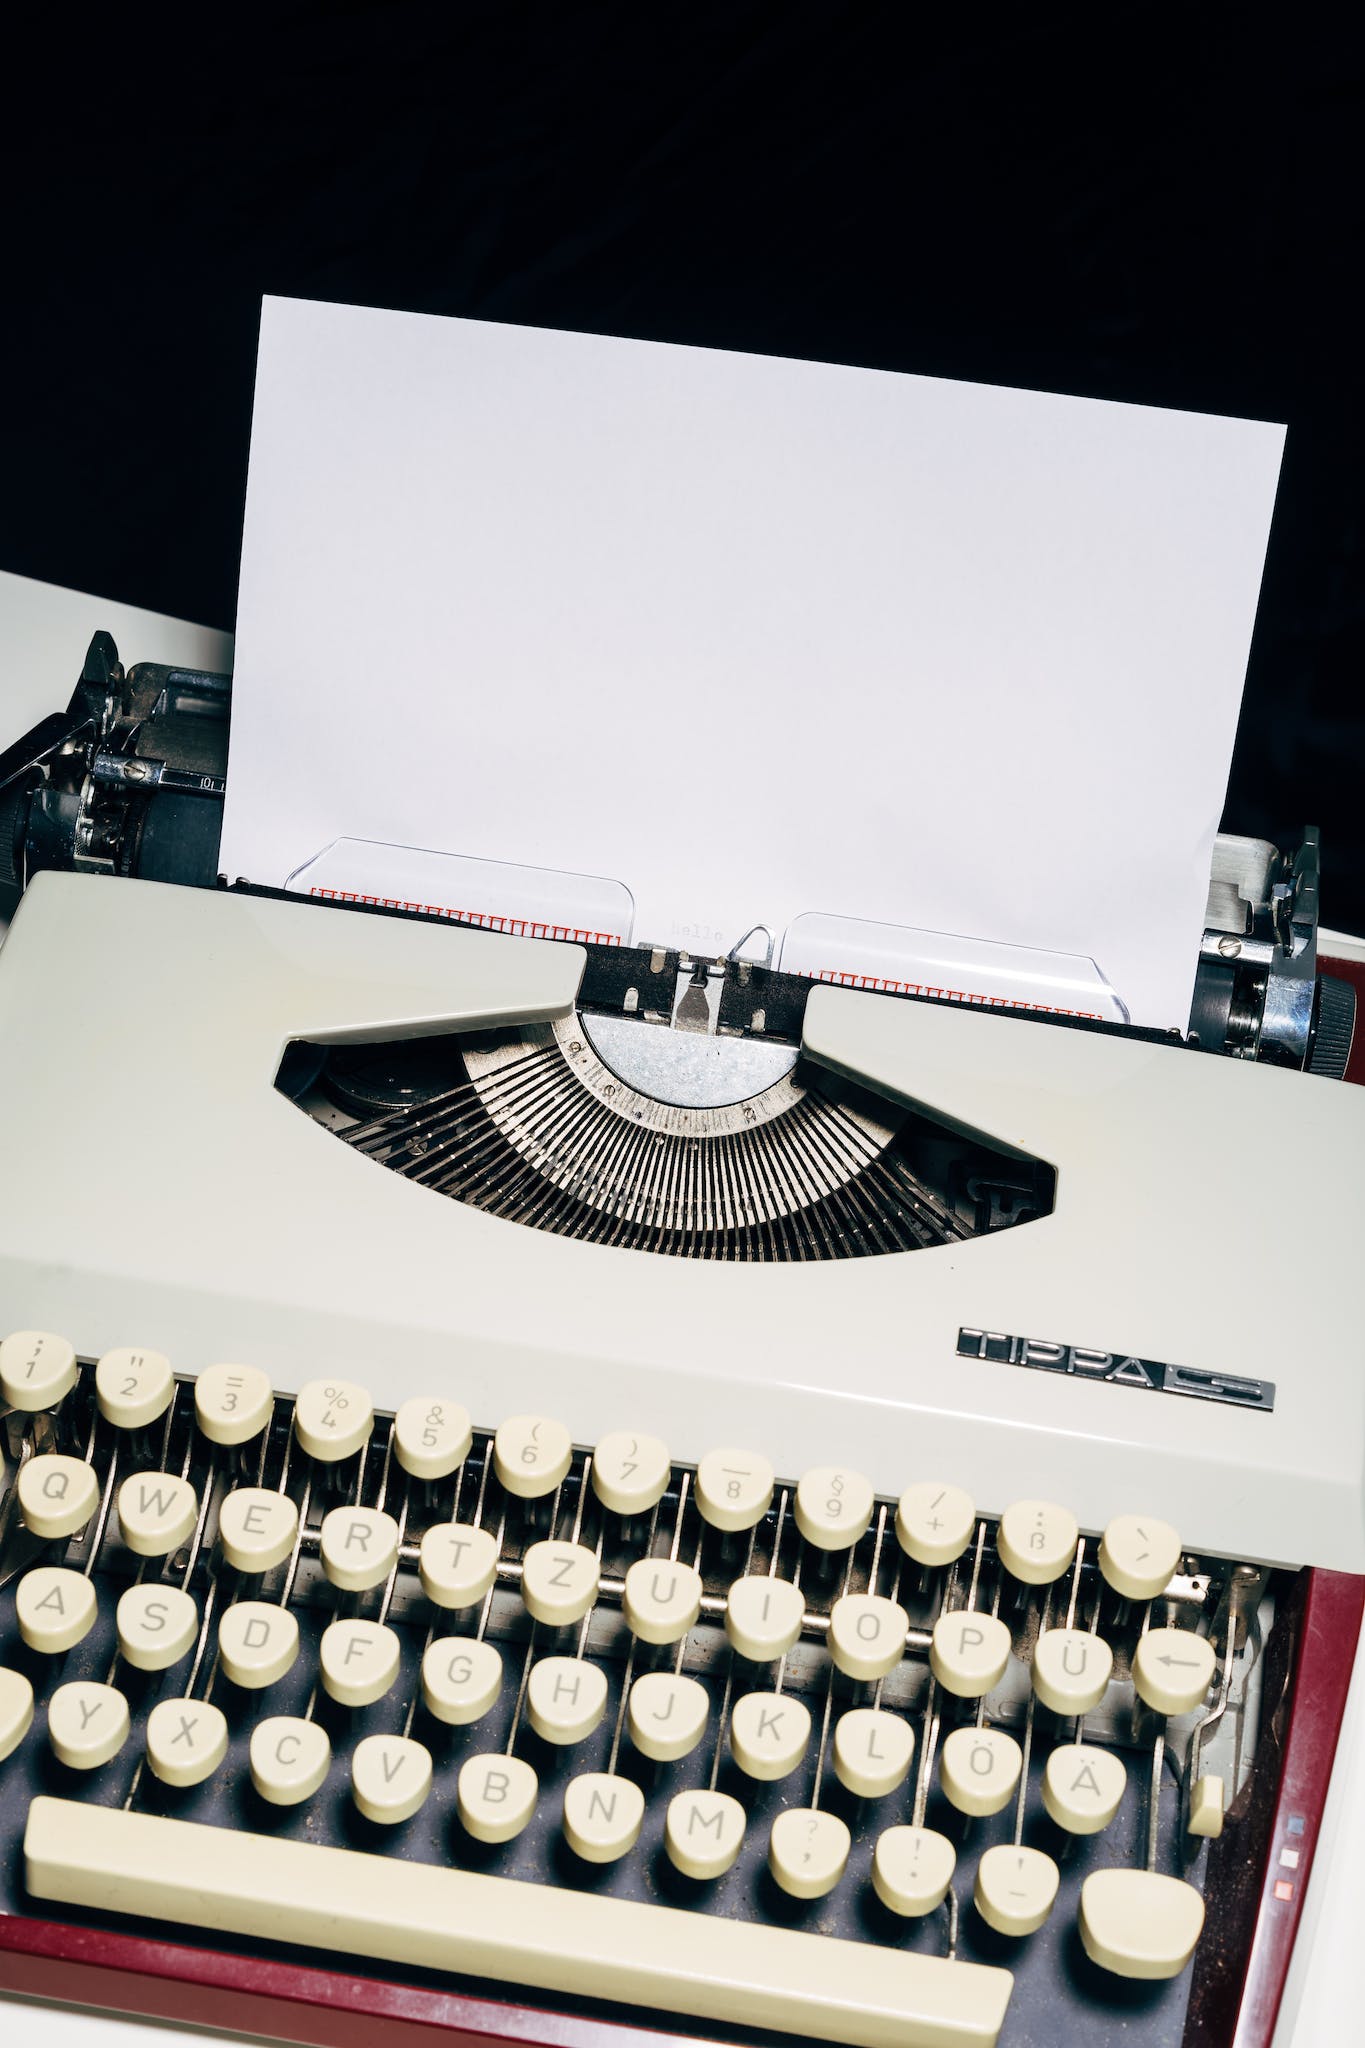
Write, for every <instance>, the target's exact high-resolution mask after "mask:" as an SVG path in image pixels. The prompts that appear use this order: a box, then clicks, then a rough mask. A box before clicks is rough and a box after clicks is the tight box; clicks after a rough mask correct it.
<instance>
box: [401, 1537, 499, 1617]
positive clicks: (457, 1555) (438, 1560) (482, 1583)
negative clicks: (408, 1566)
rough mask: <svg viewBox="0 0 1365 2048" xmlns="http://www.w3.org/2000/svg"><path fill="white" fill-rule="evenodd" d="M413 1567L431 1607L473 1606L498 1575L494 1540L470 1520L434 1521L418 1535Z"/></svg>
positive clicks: (495, 1542)
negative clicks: (425, 1530) (420, 1538)
mask: <svg viewBox="0 0 1365 2048" xmlns="http://www.w3.org/2000/svg"><path fill="white" fill-rule="evenodd" d="M417 1569H418V1572H419V1574H420V1576H421V1580H422V1591H423V1592H424V1593H425V1594H426V1596H427V1598H428V1600H430V1601H431V1603H432V1605H433V1607H446V1608H450V1609H453V1610H459V1609H461V1608H465V1607H477V1606H478V1604H479V1602H480V1601H481V1600H482V1599H483V1597H484V1595H485V1594H486V1593H487V1591H488V1589H489V1587H490V1586H491V1585H492V1583H493V1581H494V1579H495V1578H496V1577H497V1575H498V1543H497V1538H496V1537H495V1536H494V1535H493V1533H492V1531H491V1530H490V1529H476V1528H475V1527H474V1525H473V1523H472V1522H434V1523H433V1524H432V1526H431V1528H429V1529H428V1530H427V1532H426V1534H425V1535H424V1536H423V1538H422V1543H421V1549H420V1551H419V1553H418V1559H417Z"/></svg>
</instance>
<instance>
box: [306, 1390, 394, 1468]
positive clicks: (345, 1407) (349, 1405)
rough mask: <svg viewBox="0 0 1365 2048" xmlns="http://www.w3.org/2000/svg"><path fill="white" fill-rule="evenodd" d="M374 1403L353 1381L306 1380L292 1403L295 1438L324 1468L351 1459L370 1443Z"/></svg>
mask: <svg viewBox="0 0 1365 2048" xmlns="http://www.w3.org/2000/svg"><path fill="white" fill-rule="evenodd" d="M373 1428H374V1402H373V1401H372V1400H371V1399H370V1396H369V1394H368V1392H367V1391H366V1389H365V1388H364V1387H360V1386H357V1385H356V1383H355V1381H354V1380H343V1379H326V1380H309V1381H308V1383H307V1385H306V1386H303V1387H300V1389H299V1393H298V1398H297V1399H296V1401H295V1402H294V1435H295V1436H296V1437H297V1438H298V1440H299V1443H300V1445H301V1447H302V1448H303V1449H304V1450H305V1451H307V1453H308V1455H309V1457H310V1458H317V1459H319V1460H320V1461H321V1463H323V1464H325V1465H335V1464H338V1463H339V1462H340V1461H341V1459H342V1458H350V1457H354V1455H355V1453H356V1452H357V1451H358V1450H360V1449H361V1447H362V1445H364V1444H367V1443H368V1442H369V1440H370V1432H371V1431H372V1430H373Z"/></svg>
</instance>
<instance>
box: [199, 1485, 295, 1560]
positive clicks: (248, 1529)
mask: <svg viewBox="0 0 1365 2048" xmlns="http://www.w3.org/2000/svg"><path fill="white" fill-rule="evenodd" d="M298 1533H299V1511H298V1509H297V1508H296V1507H295V1505H294V1503H293V1501H292V1500H290V1499H289V1497H288V1496H287V1495H286V1494H283V1493H272V1492H271V1491H270V1489H269V1487H265V1486H239V1487H238V1488H237V1489H236V1491H235V1492H233V1493H227V1494H224V1496H223V1504H222V1506H221V1507H220V1508H219V1510H218V1540H219V1542H220V1543H221V1544H222V1546H223V1555H224V1557H225V1558H226V1559H227V1561H228V1563H229V1564H230V1565H233V1566H235V1567H236V1569H237V1570H238V1571H239V1572H268V1571H273V1570H274V1568H275V1566H276V1565H277V1564H282V1563H283V1562H284V1560H285V1558H286V1557H288V1555H289V1553H290V1551H291V1550H292V1549H293V1548H294V1538H295V1537H296V1536H297V1535H298Z"/></svg>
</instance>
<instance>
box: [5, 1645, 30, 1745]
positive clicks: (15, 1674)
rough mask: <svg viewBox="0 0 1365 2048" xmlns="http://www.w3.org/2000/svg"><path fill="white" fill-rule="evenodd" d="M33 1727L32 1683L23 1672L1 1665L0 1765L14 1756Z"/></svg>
mask: <svg viewBox="0 0 1365 2048" xmlns="http://www.w3.org/2000/svg"><path fill="white" fill-rule="evenodd" d="M32 1726H33V1686H32V1683H31V1682H30V1680H28V1679H27V1678H25V1676H24V1674H23V1672H22V1671H11V1670H10V1669H9V1667H8V1665H5V1664H0V1763H3V1762H4V1760H5V1758H6V1757H7V1756H12V1755H13V1753H14V1751H15V1750H16V1749H17V1748H18V1747H19V1744H20V1743H21V1742H22V1741H23V1739H24V1737H25V1736H26V1735H27V1734H28V1731H29V1729H30V1728H31V1727H32Z"/></svg>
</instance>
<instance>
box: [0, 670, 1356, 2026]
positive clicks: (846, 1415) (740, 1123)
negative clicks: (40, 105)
mask: <svg viewBox="0 0 1365 2048" xmlns="http://www.w3.org/2000/svg"><path fill="white" fill-rule="evenodd" d="M229 702H230V690H229V685H228V683H227V680H226V679H225V678H222V677H213V676H208V675H201V674H197V673H192V672H189V671H185V670H172V669H165V668H158V667H156V666H154V665H147V664H144V665H142V666H141V667H137V668H132V669H130V670H128V671H127V672H126V673H125V671H124V670H123V668H122V666H121V664H120V661H119V657H118V652H117V649H116V648H115V647H114V645H113V643H112V641H111V640H110V639H109V638H108V636H107V635H98V636H97V637H96V640H95V642H94V643H93V644H92V647H91V649H90V653H89V655H88V657H87V661H86V665H85V669H84V672H83V674H82V677H81V680H80V682H79V684H78V686H77V689H76V692H75V695H74V696H73V698H72V701H71V704H70V706H69V707H68V710H67V711H66V713H64V714H60V715H58V716H55V717H53V718H52V719H49V720H46V721H44V722H43V724H42V725H41V726H40V727H38V728H36V729H35V731H34V732H33V733H31V734H29V735H28V736H27V737H26V739H25V740H23V741H20V742H19V743H18V744H17V745H16V746H14V747H12V748H10V749H9V750H8V752H7V753H6V754H5V755H4V756H3V757H0V867H3V866H4V865H5V864H6V863H7V864H8V877H7V878H8V879H11V880H12V881H13V882H14V883H15V884H17V885H20V886H22V885H24V884H27V887H26V891H25V894H24V896H23V900H22V902H21V904H20V907H19V911H18V914H17V917H16V920H15V922H14V925H13V928H12V932H11V934H10V936H9V937H8V939H7V941H6V943H5V945H4V947H3V950H2V951H0V1130H2V1131H3V1132H4V1170H3V1174H0V1330H2V1331H3V1344H0V1416H3V1423H4V1431H3V1440H2V1442H0V1452H2V1454H3V1475H2V1479H0V1502H2V1505H0V1579H2V1580H3V1585H2V1587H0V1757H3V1762H0V1844H3V1850H2V1852H0V1886H3V1892H2V1893H0V1984H4V1985H7V1986H9V1987H11V1988H18V1989H30V1990H35V1991H42V1992H44V1993H46V1994H48V1995H51V1993H52V1990H53V1988H54V1985H55V1987H56V1990H57V1994H58V1995H59V1996H68V1997H73V1998H79V1999H83V2000H85V2001H87V2002H90V2003H98V2004H102V2005H106V2006H109V2005H112V2006H115V2007H118V2008H120V2009H124V2010H129V2011H136V2012H143V2013H149V2014H163V2015H166V2014H170V2015H178V2016H181V2017H191V2018H195V2019H198V2020H200V2021H203V2022H207V2023H210V2024H214V2025H217V2026H219V2027H224V2028H242V2029H249V2030H252V2031H260V2032H268V2033H272V2034H278V2035H283V2036H285V2037H287V2038H290V2039H296V2040H303V2041H312V2042H318V2043H338V2044H339V2043H342V2042H352V2041H355V2040H356V2039H358V2038H362V2037H364V2036H365V2035H366V2034H369V2033H373V2034H379V2035H382V2036H383V2037H384V2038H390V2037H391V2038H394V2039H398V2038H407V2037H408V2036H409V2035H412V2036H415V2034H416V2032H417V2030H419V2029H420V2030H422V2032H423V2035H424V2037H425V2038H430V2031H431V2030H432V2029H445V2030H446V2031H447V2032H448V2034H449V2035H450V2037H451V2038H453V2039H456V2040H465V2041H471V2042H473V2041H491V2040H507V2041H520V2042H550V2041H553V2042H558V2043H572V2044H582V2048H587V2044H593V2048H607V2044H611V2043H615V2042H620V2043H622V2044H623V2048H624V2044H626V2043H628V2042H632V2041H637V2042H644V2041H646V2040H649V2041H663V2040H670V2041H677V2042H680V2043H681V2042H684V2041H686V2042H697V2041H702V2042H713V2043H721V2042H727V2043H729V2042H748V2043H755V2044H758V2043H776V2042H778V2041H790V2040H792V2039H799V2040H807V2039H815V2040H822V2041H835V2042H844V2043H849V2044H862V2048H883V2044H885V2048H891V2044H898V2048H948V2044H952V2048H959V2044H979V2048H987V2044H993V2043H996V2042H1000V2043H1001V2044H1004V2048H1066V2044H1070V2043H1077V2044H1081V2043H1084V2044H1087V2048H1108V2044H1119V2043H1122V2044H1125V2048H1137V2044H1142V2048H1176V2044H1185V2048H1200V2044H1207V2048H1213V2044H1219V2043H1230V2042H1236V2043H1237V2044H1238V2048H1253V2044H1270V2043H1271V2042H1272V2041H1274V2040H1278V2041H1281V2042H1283V2041H1286V2040H1287V2039H1288V2031H1287V2029H1288V2027H1289V2024H1290V2021H1291V2019H1292V2014H1291V2012H1290V2010H1289V2005H1288V2003H1286V2002H1285V2000H1284V1990H1285V1985H1286V1981H1287V1978H1288V1975H1289V1969H1290V1963H1291V1958H1292V1956H1293V1953H1294V1943H1295V1936H1296V1933H1297V1932H1298V1931H1299V1929H1300V1926H1301V1924H1302V1922H1303V1918H1304V1908H1305V1898H1306V1894H1307V1891H1308V1887H1309V1882H1310V1877H1311V1873H1312V1870H1313V1866H1314V1857H1315V1853H1316V1852H1317V1850H1318V1848H1319V1844H1320V1840H1321V1837H1322V1832H1323V1828H1324V1821H1325V1802H1326V1794H1327V1788H1328V1781H1329V1777H1330V1774H1331V1769H1332V1764H1333V1758H1334V1753H1335V1751H1336V1746H1337V1737H1338V1731H1339V1729H1340V1726H1341V1723H1342V1717H1343V1714H1344V1712H1345V1709H1346V1704H1347V1697H1348V1691H1349V1688H1350V1676H1351V1669H1352V1663H1353V1659H1354V1655H1355V1648H1356V1641H1357V1636H1358V1632H1359V1626H1360V1618H1361V1612H1362V1604H1363V1602H1365V1576H1362V1574H1365V1521H1363V1518H1362V1477H1363V1475H1362V1448H1363V1447H1365V1384H1362V1379H1361V1375H1360V1373H1359V1371H1358V1369H1357V1367H1358V1358H1357V1356H1356V1355H1355V1350H1354V1349H1353V1342H1354V1340H1353V1337H1352V1331H1353V1328H1354V1318H1353V1314H1352V1298H1353V1294H1354V1283H1355V1275H1356V1273H1357V1272H1358V1267H1359V1246H1360V1243H1361V1241H1362V1233H1363V1232H1365V1191H1362V1187H1361V1180H1360V1174H1359V1167H1358V1162H1359V1158H1360V1156H1361V1144H1362V1140H1363V1139H1365V1094H1360V1093H1357V1091H1356V1090H1355V1089H1354V1088H1352V1087H1350V1086H1344V1085H1342V1077H1343V1076H1344V1075H1346V1074H1347V1071H1348V1063H1349V1062H1350V1060H1351V1057H1352V1034H1353V1027H1354V991H1353V989H1352V987H1351V985H1350V983H1349V981H1348V980H1346V979H1343V978H1341V977H1339V976H1335V975H1333V976H1329V975H1326V974H1323V973H1321V972H1320V971H1319V965H1318V960H1317V939H1316V932H1317V880H1318V877H1317V843H1316V835H1315V834H1313V833H1308V834H1306V835H1305V838H1304V842H1303V844H1302V846H1300V847H1299V848H1298V849H1297V850H1296V851H1295V852H1294V854H1293V855H1292V857H1290V856H1284V857H1282V856H1280V855H1279V854H1278V853H1277V852H1276V851H1275V849H1273V848H1270V847H1268V846H1265V845H1263V844H1261V843H1258V842H1249V841H1232V840H1224V841H1220V842H1219V847H1218V853H1217V864H1216V867H1215V875H1214V880H1213V883H1212V885H1211V889H1210V899H1209V912H1210V921H1209V929H1208V931H1207V933H1206V935H1205V940H1204V944H1203V948H1202V952H1201V960H1200V967H1199V973H1198V979H1197V985H1196V996H1195V1005H1194V1011H1193V1014H1192V1018H1191V1028H1190V1031H1189V1033H1188V1034H1187V1035H1185V1036H1183V1037H1182V1036H1181V1035H1179V1034H1177V1035H1171V1034H1162V1033H1158V1032H1153V1031H1148V1030H1141V1029H1135V1028H1132V1027H1127V1026H1123V1025H1121V1024H1111V1023H1105V1022H1102V1021H1100V1022H1096V1021H1093V1020H1086V1019H1082V1018H1063V1017H1058V1016H1055V1015H1054V1016H1045V1015H1043V1014H1040V1013H1036V1012H1034V1013H1030V1012H1029V1011H1028V1010H1027V1009H1012V1008H1010V1007H992V1006H989V1005H979V1004H972V1003H970V1002H964V1001H961V1000H958V1001H945V1000H942V999H941V997H935V996H932V995H915V994H913V993H891V992H887V991H876V990H871V989H867V988H859V987H854V986H840V985H834V984H830V983H823V984H822V983H818V982H812V981H810V980H809V979H805V978H801V977H797V976H793V975H790V974H785V973H782V972H779V971H777V970H775V969H773V968H772V967H771V966H770V965H767V964H764V963H763V962H762V961H761V960H753V959H743V958H731V959H727V960H720V961H713V960H698V959H694V958H692V957H690V956H688V955H685V954H680V953H677V952H675V951H665V950H662V949H658V948H651V949H646V950H637V949H634V948H631V947H629V946H612V947H604V946H597V945H593V944H581V943H569V942H565V941H560V940H554V939H536V938H527V937H524V936H513V935H509V934H507V933H504V932H496V931H489V930H483V929H477V928H474V927H472V926H470V925H468V924H462V923H460V922H459V921H458V920H455V919H452V918H451V917H449V916H448V915H445V916H443V915H437V914H434V913H433V912H432V911H431V910H430V909H427V908H424V907H422V906H403V905H384V904H382V903H371V904H368V905H361V904H346V903H341V902H337V901H330V902H329V901H319V900H307V899H300V898H289V897H284V896H281V895H279V894H276V893H271V892H253V891H248V890H241V889H235V890H225V889H222V888H217V887H214V886H212V885H213V883H214V881H215V877H216V848H217V835H218V823H219V816H220V803H221V795H222V788H223V771H224V765H225V737H226V719H227V712H228V707H229ZM82 870H87V871H89V872H82ZM1355 971H1356V972H1357V973H1358V972H1359V970H1358V969H1356V970H1355ZM1347 972H1348V973H1349V972H1350V970H1347ZM1301 1946H1302V1945H1301ZM1277 2027H1278V2028H1279V2031H1278V2032H1277Z"/></svg>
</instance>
